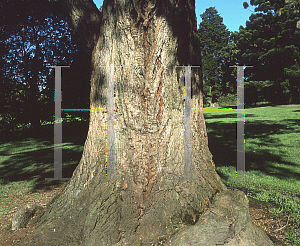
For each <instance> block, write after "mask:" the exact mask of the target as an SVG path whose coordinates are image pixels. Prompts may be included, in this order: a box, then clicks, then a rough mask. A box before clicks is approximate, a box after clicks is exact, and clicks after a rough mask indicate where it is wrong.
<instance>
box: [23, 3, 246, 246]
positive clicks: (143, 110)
mask: <svg viewBox="0 0 300 246" xmlns="http://www.w3.org/2000/svg"><path fill="white" fill-rule="evenodd" d="M69 2H70V3H71V2H75V1H69ZM76 2H78V3H79V2H80V1H79V0H78V1H76ZM85 2H87V1H82V3H85ZM196 23H197V22H196V16H195V2H194V1H193V0H190V1H187V0H179V1H169V0H157V1H155V0H148V1H141V0H122V1H121V0H114V1H104V3H103V16H101V20H100V30H99V39H98V41H97V45H96V46H95V48H94V49H93V57H92V65H93V73H92V77H91V93H90V107H91V108H106V107H107V105H106V87H107V83H106V68H99V67H98V66H99V65H105V66H110V65H122V66H123V67H120V68H116V69H115V109H116V112H115V119H114V129H115V143H116V145H115V146H116V150H115V153H116V170H115V175H116V178H117V179H118V180H105V168H106V118H107V115H106V111H105V110H94V111H91V114H90V125H89V131H88V136H87V140H86V142H85V146H84V151H83V155H82V158H81V161H80V163H79V164H78V167H77V168H76V170H75V171H74V173H73V176H72V180H71V181H70V182H69V183H68V185H67V186H66V187H65V188H64V190H63V191H62V192H61V194H59V195H58V196H56V197H55V198H54V199H53V200H52V201H51V202H50V203H49V204H48V205H47V208H46V210H45V211H44V213H43V215H42V216H41V217H40V218H39V220H38V222H39V225H38V227H37V228H36V230H35V231H34V232H33V233H32V234H31V235H29V236H28V237H27V238H25V239H23V240H22V241H21V242H20V243H19V244H17V245H72V246H73V245H89V246H90V245H159V244H160V243H167V242H168V241H170V240H171V241H172V240H174V241H176V240H179V239H178V238H175V236H176V234H177V233H180V231H181V229H182V228H185V225H186V226H187V227H188V228H196V227H193V226H194V225H195V224H196V225H200V227H201V223H202V222H201V223H200V224H199V221H202V220H200V219H199V218H201V216H202V214H204V213H205V212H206V211H207V209H208V208H209V207H210V206H211V202H212V200H213V198H214V196H215V195H216V194H218V193H220V192H222V191H226V190H227V189H226V186H225V185H224V184H223V183H222V182H221V180H220V177H219V176H218V174H217V173H216V171H215V166H214V163H213V161H212V155H211V153H210V151H209V149H208V141H207V134H206V127H205V121H204V117H203V112H201V111H200V110H194V111H193V114H192V133H193V162H192V168H193V170H192V172H193V173H192V178H193V179H198V180H181V181H180V180H177V178H179V177H181V178H183V175H184V165H183V163H184V161H183V160H184V158H183V157H184V155H183V153H184V72H183V69H181V68H177V69H176V68H175V66H176V65H201V57H200V54H201V53H200V49H199V45H198V40H197V34H196ZM192 72H193V77H192V107H193V108H201V107H203V98H202V84H201V81H202V79H200V78H201V76H202V74H201V70H200V69H196V68H195V69H192ZM223 206H224V208H222V209H220V210H226V209H227V206H230V203H226V204H225V203H224V204H223ZM245 206H247V204H246V205H245ZM237 207H238V206H237ZM238 208H239V207H238ZM233 213H234V212H233ZM248 215H249V214H248ZM245 216H247V214H246V213H245ZM208 219H209V220H210V218H208ZM245 221H246V222H247V217H246V218H244V217H243V216H241V217H240V218H239V222H238V223H236V224H235V229H234V232H235V233H239V232H240V231H241V228H242V227H243V225H244V224H245V223H246V222H245ZM218 223H219V222H218V221H214V222H213V224H214V226H215V228H218ZM200 229H201V228H200ZM231 232H232V231H231ZM216 233H218V232H216ZM177 235H179V234H177ZM195 235H196V236H197V235H198V236H199V233H197V234H195ZM212 235H213V234H212ZM234 236H235V234H234V233H231V234H230V236H224V238H225V239H224V240H223V239H222V240H223V242H225V241H226V240H227V241H228V238H230V237H231V238H233V237H234ZM193 240H194V239H193ZM220 240H221V239H220ZM227 241H226V242H227ZM178 245H185V244H178ZM195 245H206V244H197V243H196V244H195Z"/></svg>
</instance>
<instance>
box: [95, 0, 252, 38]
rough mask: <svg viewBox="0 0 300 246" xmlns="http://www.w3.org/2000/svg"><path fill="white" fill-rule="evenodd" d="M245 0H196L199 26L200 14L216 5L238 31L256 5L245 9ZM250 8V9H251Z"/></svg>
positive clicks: (225, 21) (231, 27) (228, 26)
mask: <svg viewBox="0 0 300 246" xmlns="http://www.w3.org/2000/svg"><path fill="white" fill-rule="evenodd" d="M93 1H94V3H95V4H96V6H97V7H98V8H100V6H101V5H102V4H103V0H93ZM244 1H245V0H196V16H197V24H198V25H197V28H199V24H200V22H201V17H200V15H201V14H203V12H205V10H206V9H207V8H209V7H215V8H216V10H217V11H218V13H219V14H220V15H221V17H223V23H224V24H225V25H226V26H227V28H228V30H229V31H232V32H233V31H238V30H239V26H240V25H242V26H244V27H245V26H246V21H247V20H249V17H250V15H251V11H250V10H252V11H254V6H251V5H250V1H247V2H248V3H249V5H250V7H249V8H248V9H244V7H243V2H244ZM249 9H250V10H249Z"/></svg>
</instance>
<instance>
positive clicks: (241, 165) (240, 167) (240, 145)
mask: <svg viewBox="0 0 300 246" xmlns="http://www.w3.org/2000/svg"><path fill="white" fill-rule="evenodd" d="M244 114H245V107H244V68H243V67H242V66H238V67H237V132H236V134H237V141H236V148H237V178H238V179H243V178H245V144H244V127H245V126H244Z"/></svg>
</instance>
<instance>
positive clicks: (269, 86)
mask: <svg viewBox="0 0 300 246" xmlns="http://www.w3.org/2000/svg"><path fill="white" fill-rule="evenodd" d="M250 3H251V5H255V6H257V7H256V8H255V12H263V13H257V14H252V15H251V16H250V18H249V19H250V21H247V22H246V27H245V28H243V27H240V30H239V33H238V34H237V33H235V34H234V36H235V39H236V40H237V43H238V48H239V49H240V50H241V54H242V56H241V61H240V62H241V64H243V63H244V64H251V65H253V66H254V67H253V69H251V73H250V74H249V76H247V77H248V80H247V82H249V84H248V85H249V86H250V87H251V88H252V89H254V88H259V86H262V88H261V89H262V90H260V94H261V95H262V98H264V99H265V100H267V101H269V102H272V103H274V104H286V103H290V102H291V100H292V102H296V101H297V100H298V99H299V94H298V91H299V89H298V88H299V80H297V79H291V78H289V77H288V76H287V73H288V72H287V73H286V72H285V71H290V68H291V67H293V69H297V64H299V42H298V40H299V34H300V33H299V30H298V29H297V28H296V23H297V21H298V20H299V17H297V16H295V15H294V14H287V12H284V13H282V14H281V15H279V14H278V11H279V9H281V8H283V7H284V6H285V2H284V1H281V0H276V1H260V2H256V1H251V2H250ZM295 64H296V65H295ZM293 69H292V70H293ZM294 75H295V74H294ZM262 81H265V82H264V83H262ZM251 83H252V86H251ZM258 85H259V86H258ZM257 86H258V87H257ZM250 87H249V88H250ZM255 91H256V92H255ZM292 91H293V92H294V94H295V95H294V94H293V96H292V98H290V97H291V96H290V95H291V92H292ZM295 92H297V95H296V93H295ZM247 94H248V96H247ZM258 94H259V92H258V91H257V90H255V89H254V91H253V90H252V91H251V92H250V91H249V92H247V91H246V90H245V97H246V98H248V99H250V98H252V99H250V101H251V100H252V102H254V101H255V100H258V98H259V95H258ZM255 98H256V99H255ZM253 100H254V101H253ZM250 101H249V100H248V102H250Z"/></svg>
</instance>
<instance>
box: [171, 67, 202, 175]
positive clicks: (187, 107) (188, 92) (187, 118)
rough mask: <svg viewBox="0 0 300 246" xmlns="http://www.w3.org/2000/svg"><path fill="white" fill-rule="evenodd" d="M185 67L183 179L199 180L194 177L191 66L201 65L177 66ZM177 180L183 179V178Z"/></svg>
mask: <svg viewBox="0 0 300 246" xmlns="http://www.w3.org/2000/svg"><path fill="white" fill-rule="evenodd" d="M176 67H184V68H185V104H184V178H183V180H199V179H193V178H192V161H193V145H192V115H191V112H192V111H191V110H192V102H191V99H192V84H191V78H192V70H191V67H200V66H176ZM177 180H182V179H181V178H179V179H177Z"/></svg>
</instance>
